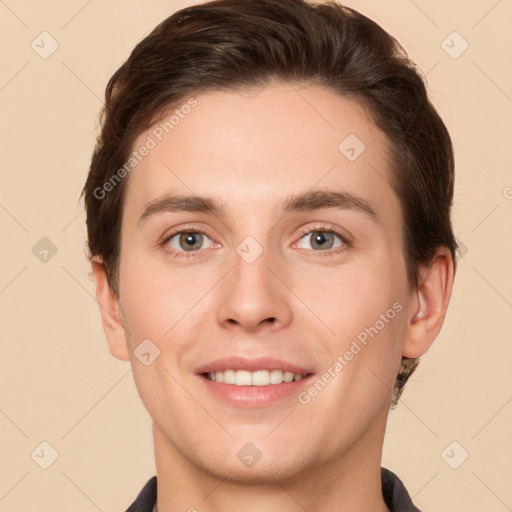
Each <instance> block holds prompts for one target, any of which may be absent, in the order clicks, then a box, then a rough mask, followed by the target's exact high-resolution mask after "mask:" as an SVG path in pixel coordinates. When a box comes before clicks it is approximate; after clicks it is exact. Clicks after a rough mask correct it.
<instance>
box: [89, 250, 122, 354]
mask: <svg viewBox="0 0 512 512" xmlns="http://www.w3.org/2000/svg"><path fill="white" fill-rule="evenodd" d="M91 265H92V271H93V274H94V282H95V283H96V299H97V301H98V305H99V307H100V313H101V320H102V323H103V330H104V331H105V336H106V337H107V341H108V345H109V348H110V352H111V353H112V355H113V356H114V357H116V358H117V359H121V360H122V361H128V360H129V359H130V357H129V352H128V346H127V340H126V330H125V328H124V324H123V321H122V318H121V313H120V307H119V299H118V297H117V295H116V294H115V293H114V291H113V290H112V288H111V287H110V284H109V282H108V277H107V271H106V269H105V265H104V263H103V260H102V259H101V258H100V257H99V256H93V258H92V259H91Z"/></svg>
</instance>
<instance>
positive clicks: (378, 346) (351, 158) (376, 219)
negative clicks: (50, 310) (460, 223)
mask: <svg viewBox="0 0 512 512" xmlns="http://www.w3.org/2000/svg"><path fill="white" fill-rule="evenodd" d="M195 100H196V101H197V104H196V105H195V106H194V107H193V108H190V109H188V108H186V109H183V110H182V111H181V112H182V116H181V117H180V120H179V122H178V123H176V124H175V125H174V126H173V128H172V131H171V130H169V133H168V134H165V132H163V134H162V133H161V132H162V130H160V131H158V130H157V131H155V127H152V128H151V129H150V130H148V131H147V132H145V133H143V134H141V135H140V137H139V138H138V140H137V142H136V144H135V149H136V148H139V147H141V146H143V145H144V144H147V141H148V140H149V139H148V136H149V137H150V138H151V139H152V140H153V141H154V142H155V147H152V148H151V149H150V151H149V152H148V154H147V155H146V156H145V157H144V158H143V159H142V160H141V162H140V163H139V164H138V165H137V166H136V168H135V169H134V170H133V171H132V172H131V174H130V176H129V181H128V184H127V189H126V190H125V193H126V196H125V206H124V212H123V220H122V242H121V257H120V270H119V282H120V291H119V309H120V315H121V317H122V322H123V324H124V327H125V329H126V350H127V352H126V353H127V357H129V358H130V360H131V364H132V367H133V374H134V378H135V382H136V385H137V388H138V391H139V394H140V396H141V398H142V400H143V402H144V405H145V407H146V408H147V410H148V411H149V413H150V414H151V416H152V418H153V420H154V429H155V443H156V444H157V450H158V449H161V450H165V451H166V453H168V454H173V456H174V457H176V458H179V459H181V460H184V461H187V463H191V464H193V465H194V466H196V467H198V468H200V469H202V470H203V471H205V472H207V473H209V474H214V475H219V476H221V475H227V474H228V473H229V474H231V475H232V476H233V475H237V476H238V477H239V478H251V479H254V478H257V477H261V478H266V476H267V475H268V472H270V473H271V474H272V475H273V476H274V477H276V478H278V477H280V478H283V479H284V478H287V477H292V475H297V474H298V473H301V472H306V471H307V470H308V469H310V468H311V467H313V466H315V465H320V464H329V463H332V462H334V461H336V460H338V459H339V458H340V457H342V456H343V455H348V454H349V453H351V451H353V450H354V449H355V448H354V447H356V446H364V444H365V443H366V445H367V446H366V448H369V447H370V444H369V443H370V441H369V438H368V437H367V436H369V432H376V431H378V430H379V429H381V430H382V429H383V426H384V423H385V419H386V416H387V411H388V406H389V399H390V393H391V391H390V390H391V389H392V387H393V383H394V380H395V377H396V374H397V370H398V366H399V363H400V357H401V354H402V340H403V339H404V336H405V332H406V328H407V323H408V320H409V319H410V314H409V313H410V311H411V307H412V296H411V295H409V288H408V284H407V279H406V269H405V261H404V254H403V245H402V221H401V214H400V204H399V201H398V199H397V197H396V196H395V194H394V192H393V190H392V188H391V186H390V184H389V181H390V168H389V164H388V161H387V159H386V147H387V141H386V138H385V136H384V135H383V134H382V133H381V132H380V131H379V129H378V128H376V127H375V126H374V125H373V123H372V122H371V120H370V119H369V118H368V116H367V115H366V113H365V111H364V110H363V109H362V108H361V106H360V105H359V104H358V103H356V102H354V101H352V100H349V99H346V98H344V97H341V96H340V95H337V94H335V93H334V92H331V91H329V90H327V89H325V88H322V87H321V86H299V85H294V86H293V87H291V86H290V85H285V84H278V83H276V84H273V85H269V86H268V87H266V88H264V89H258V90H254V91H252V92H250V93H247V92H246V93H243V94H242V93H241V92H240V93H237V92H229V93H227V92H223V93H221V92H210V93H205V94H200V95H197V96H195ZM184 103H185V102H184ZM178 108H179V107H178ZM185 111H186V112H188V113H187V114H186V115H183V112H185ZM168 117H169V115H167V114H166V115H165V116H164V117H163V119H164V120H165V119H167V118H168ZM155 126H156V127H158V124H157V125H155ZM156 134H158V136H157V135H156ZM162 135H165V136H162ZM160 138H161V140H160ZM363 144H364V146H363ZM150 145H151V146H152V145H153V144H150ZM182 196H189V197H190V198H191V199H188V200H186V199H184V198H183V197H182ZM177 197H181V199H180V200H177V199H176V198H177ZM173 198H174V200H173ZM144 340H146V341H144ZM147 340H149V341H147ZM143 341H144V343H145V345H140V344H141V343H142V342H143ZM139 345H140V347H139ZM143 349H144V350H143ZM141 352H142V353H143V354H145V355H143V356H142V357H141V359H142V360H143V361H144V363H143V362H141V359H139V358H138V357H137V354H138V355H139V357H140V356H141ZM156 356H157V357H156ZM212 373H213V376H212V375H211V374H212ZM299 374H300V375H301V376H302V378H300V376H299ZM211 378H214V379H216V380H210V379H211ZM269 379H270V381H271V382H272V383H269ZM283 380H284V382H283ZM233 382H234V383H233ZM249 383H253V385H251V386H249V385H248V384H249ZM377 427H378V428H377ZM374 437H375V436H374ZM248 443H251V444H248ZM158 445H159V446H158ZM370 448H371V447H370ZM260 454H261V459H260V460H259V461H257V463H256V464H254V466H253V467H251V464H252V463H250V462H249V461H250V460H253V459H254V460H256V459H258V457H259V456H260ZM251 457H252V459H251ZM241 462H243V463H241Z"/></svg>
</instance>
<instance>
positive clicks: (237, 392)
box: [199, 374, 313, 408]
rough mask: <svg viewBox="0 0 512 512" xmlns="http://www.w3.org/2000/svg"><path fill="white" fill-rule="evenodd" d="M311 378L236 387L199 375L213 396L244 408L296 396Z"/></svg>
mask: <svg viewBox="0 0 512 512" xmlns="http://www.w3.org/2000/svg"><path fill="white" fill-rule="evenodd" d="M311 377H313V375H312V374H311V375H308V376H307V377H303V378H302V379H301V380H294V381H292V382H283V383H282V384H269V385H268V386H237V385H235V384H223V383H220V382H217V381H214V380H209V379H207V378H206V377H205V376H204V375H199V378H200V379H201V381H202V382H203V383H204V385H205V386H206V388H207V389H208V390H209V391H210V392H211V393H212V394H213V395H215V396H218V397H219V398H220V399H222V400H224V401H225V402H228V403H230V404H231V405H235V406H238V407H244V408H257V407H264V406H266V405H269V404H271V403H273V402H276V401H278V400H281V399H283V398H287V397H289V396H291V395H295V396H296V395H297V393H299V391H300V390H301V388H303V387H304V385H306V386H308V385H309V383H310V380H311Z"/></svg>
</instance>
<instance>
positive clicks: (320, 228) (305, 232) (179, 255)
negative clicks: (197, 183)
mask: <svg viewBox="0 0 512 512" xmlns="http://www.w3.org/2000/svg"><path fill="white" fill-rule="evenodd" d="M314 232H320V233H329V234H333V235H336V236H337V237H339V238H340V240H341V241H342V243H343V245H342V246H341V247H337V248H336V249H331V250H327V251H320V250H318V249H307V250H308V251H310V252H312V253H313V254H314V255H315V256H321V257H332V256H335V255H337V254H339V253H341V252H344V251H346V250H347V249H348V248H350V247H352V243H351V241H350V240H349V239H348V238H347V237H346V236H345V235H343V234H341V233H340V232H339V231H338V230H337V229H334V228H333V227H332V226H329V227H328V226H326V225H318V226H314V227H313V228H311V227H308V228H305V229H303V230H302V231H301V234H300V237H299V240H302V238H304V236H305V235H308V234H310V233H314ZM186 233H194V234H201V235H206V236H207V237H209V238H210V236H209V235H208V233H206V232H204V231H202V230H200V229H192V228H190V229H188V228H183V229H180V230H179V231H174V232H173V233H171V234H170V235H169V236H167V237H165V239H164V240H163V241H162V243H161V244H160V245H161V246H162V247H164V248H165V246H166V245H167V244H168V243H169V241H170V240H171V239H172V238H174V237H175V236H176V235H183V234H186ZM165 250H166V251H167V252H169V253H170V254H171V255H173V256H174V257H177V258H186V259H189V258H195V257H197V256H199V253H200V252H202V251H203V250H204V249H198V250H196V251H191V252H187V251H176V250H175V249H171V250H169V249H165Z"/></svg>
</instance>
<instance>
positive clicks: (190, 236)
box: [182, 233, 201, 249]
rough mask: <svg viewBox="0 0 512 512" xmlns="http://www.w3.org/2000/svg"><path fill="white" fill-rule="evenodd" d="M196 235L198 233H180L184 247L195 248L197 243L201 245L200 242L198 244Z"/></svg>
mask: <svg viewBox="0 0 512 512" xmlns="http://www.w3.org/2000/svg"><path fill="white" fill-rule="evenodd" d="M198 235H199V233H197V234H196V233H185V234H184V235H182V240H183V239H184V241H185V244H186V247H188V248H189V249H197V247H196V246H197V245H198V246H199V247H201V242H199V244H198V243H197V240H196V239H197V237H198ZM199 236H200V235H199Z"/></svg>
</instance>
